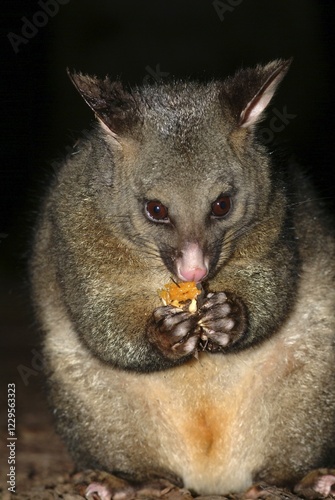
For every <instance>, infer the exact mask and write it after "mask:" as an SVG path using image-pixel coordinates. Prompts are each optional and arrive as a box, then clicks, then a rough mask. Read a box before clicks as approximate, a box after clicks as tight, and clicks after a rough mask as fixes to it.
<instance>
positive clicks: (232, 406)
mask: <svg viewBox="0 0 335 500" xmlns="http://www.w3.org/2000/svg"><path fill="white" fill-rule="evenodd" d="M268 345H269V347H268V348H266V349H265V352H264V353H263V362H262V356H261V355H260V353H259V352H258V355H257V358H256V355H255V356H253V355H252V354H250V353H249V355H248V356H246V355H245V354H243V353H242V354H238V355H237V354H235V355H229V356H227V355H220V354H218V355H211V354H201V355H200V357H199V360H196V359H194V360H193V361H192V362H190V363H188V364H185V365H183V366H180V367H178V368H175V369H172V370H167V371H164V372H157V373H152V374H136V373H128V372H124V371H121V370H120V371H119V370H113V369H112V368H110V367H109V366H107V365H105V364H102V363H100V362H99V361H98V360H96V359H95V358H93V357H92V356H91V355H90V353H89V352H88V351H87V350H86V349H85V348H84V347H83V346H82V345H81V343H80V342H79V340H78V338H77V335H76V334H75V333H74V332H73V331H72V330H71V327H70V325H69V323H66V321H63V322H62V323H60V322H59V323H58V325H57V327H56V328H55V327H54V328H53V332H52V335H49V336H48V337H47V339H46V342H45V349H46V351H47V352H48V353H49V359H50V364H51V366H50V368H51V369H52V371H53V375H52V379H53V381H54V382H56V383H55V384H54V387H55V388H56V389H55V390H54V391H53V395H52V399H53V401H54V403H53V404H54V405H55V406H56V408H57V412H56V415H57V414H58V415H59V416H60V422H61V423H60V426H59V430H60V431H61V433H62V434H63V435H64V436H65V439H66V440H68V441H69V443H70V447H72V449H73V450H74V451H75V452H76V453H75V455H77V456H80V457H83V456H84V455H85V453H86V454H87V455H89V456H90V457H93V458H94V460H95V463H98V464H101V466H102V467H103V468H105V469H108V470H110V471H115V470H117V471H124V472H126V473H128V474H130V475H132V474H134V477H140V476H141V475H143V476H144V475H146V474H148V473H150V472H152V471H154V472H155V471H157V472H158V473H161V472H162V473H164V471H166V472H167V473H172V474H174V475H176V476H179V477H180V478H181V479H182V481H183V483H184V485H185V487H187V488H190V489H192V490H194V491H196V492H198V493H199V494H211V493H212V494H215V493H219V492H221V493H222V492H226V493H227V492H233V491H242V490H245V489H246V488H247V487H248V486H250V485H251V484H252V475H253V473H254V472H255V471H257V470H259V469H260V468H261V467H262V463H263V460H264V453H265V446H266V444H265V442H266V436H267V433H268V429H269V421H270V420H271V412H270V411H269V407H268V408H267V411H263V410H264V408H265V406H268V404H269V399H268V396H266V394H267V387H271V386H272V380H271V379H272V372H273V367H274V366H276V369H275V372H276V373H275V375H274V378H278V369H279V368H278V364H279V365H280V363H278V360H277V361H276V363H275V364H274V363H272V362H271V357H272V356H274V353H275V351H276V350H277V348H276V349H274V346H272V347H271V343H269V344H268ZM282 369H283V370H284V371H285V369H284V368H282ZM272 392H273V391H272ZM264 398H265V399H266V398H267V401H266V404H265V401H264ZM274 411H277V410H276V408H274ZM63 421H66V424H64V423H62V422H63Z"/></svg>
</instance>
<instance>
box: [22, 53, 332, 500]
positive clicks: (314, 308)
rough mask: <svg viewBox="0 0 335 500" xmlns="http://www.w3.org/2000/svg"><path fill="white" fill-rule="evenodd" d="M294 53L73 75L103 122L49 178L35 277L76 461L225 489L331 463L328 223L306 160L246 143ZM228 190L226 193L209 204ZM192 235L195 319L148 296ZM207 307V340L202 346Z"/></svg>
mask: <svg viewBox="0 0 335 500" xmlns="http://www.w3.org/2000/svg"><path fill="white" fill-rule="evenodd" d="M287 68H288V63H287V62H285V61H284V62H283V61H274V62H272V63H270V64H268V65H266V66H264V67H263V66H258V67H257V68H254V69H247V70H241V71H240V72H238V73H237V74H236V75H235V76H234V77H232V78H229V79H227V80H225V81H223V82H217V81H213V82H210V83H208V84H201V83H196V82H186V83H185V82H174V83H168V84H157V85H154V86H147V87H144V88H135V89H133V90H131V91H126V90H124V89H123V88H122V86H121V85H120V84H119V83H117V84H111V83H110V82H109V80H108V79H105V80H104V81H99V80H98V79H97V78H95V77H86V76H83V75H78V74H77V75H72V79H73V81H74V83H75V85H76V86H77V88H78V89H79V91H80V92H81V94H82V95H83V97H84V99H85V100H86V102H87V103H88V104H89V105H90V106H91V108H92V109H93V110H94V111H95V113H96V115H97V117H98V118H99V120H100V125H99V127H97V129H96V130H95V131H92V136H91V137H90V139H89V140H86V141H83V142H82V143H80V145H79V147H78V151H77V153H76V154H74V155H73V156H72V157H71V158H70V159H68V160H67V161H66V162H65V163H64V164H63V165H62V166H61V168H60V169H59V171H58V172H57V173H56V175H55V178H54V179H53V182H52V184H51V187H50V189H49V191H48V193H47V195H46V197H45V200H44V204H43V208H42V210H41V215H40V220H39V223H38V227H37V229H36V235H35V243H34V252H33V256H32V259H31V278H32V290H33V299H34V304H35V308H36V314H37V316H38V318H39V321H40V323H41V326H42V329H43V331H44V334H45V337H44V341H43V345H44V356H45V359H46V366H47V369H46V371H47V377H48V384H49V393H50V402H51V405H52V407H53V408H54V415H55V418H56V424H57V428H58V430H59V432H60V433H61V434H62V435H63V437H64V438H65V440H66V441H67V443H68V446H69V448H70V450H71V452H72V453H73V456H74V458H75V459H76V461H77V463H78V466H80V467H90V468H93V467H98V468H102V469H106V470H110V471H113V472H116V473H119V474H121V475H123V476H125V477H131V478H133V479H137V480H138V479H143V478H148V477H153V476H155V475H162V476H165V477H168V478H170V479H172V480H174V481H176V482H178V481H180V480H181V481H182V482H183V483H184V484H185V486H187V487H189V488H191V489H193V490H194V491H197V492H198V493H200V494H209V493H211V494H225V493H229V492H234V491H242V490H244V489H245V488H247V487H249V486H250V485H251V484H252V482H253V481H255V480H258V479H259V480H260V479H261V480H264V481H267V482H269V483H273V484H277V485H289V484H293V483H294V482H295V481H297V480H299V479H300V478H301V477H302V476H303V475H304V474H305V473H306V472H308V471H309V469H311V468H314V467H324V466H331V465H332V464H333V463H334V438H335V435H334V434H335V433H334V409H335V380H334V362H335V359H334V333H335V328H334V323H335V321H334V262H335V260H334V238H333V236H332V234H331V232H330V230H329V227H328V223H327V220H326V217H325V215H324V214H323V211H322V209H321V208H320V207H319V203H318V200H317V197H316V195H315V193H314V191H313V189H312V188H311V186H310V185H309V181H308V179H307V178H306V176H305V175H304V174H303V173H302V172H301V170H300V168H299V167H298V166H296V165H291V166H289V167H287V166H285V167H282V166H278V165H277V164H276V163H275V162H274V161H273V159H272V158H271V156H270V155H269V154H268V152H267V150H266V148H265V147H264V146H263V145H261V144H260V142H259V141H258V140H257V133H256V122H257V121H258V120H260V119H261V118H262V111H263V109H262V110H261V112H259V113H258V114H257V113H256V114H257V116H256V118H255V119H254V118H253V112H254V110H255V109H256V110H257V109H258V108H257V105H258V103H259V102H260V103H261V104H262V103H264V104H263V108H265V107H266V103H267V101H266V100H265V97H264V96H266V95H267V93H270V94H271V96H272V95H273V92H274V90H275V87H276V86H277V85H278V83H279V81H280V80H281V79H282V77H283V76H284V74H285V73H286V71H287ZM271 96H270V97H271ZM220 193H228V194H229V196H230V198H231V200H232V207H231V209H230V211H229V213H228V215H227V216H224V217H222V218H221V219H216V218H215V217H214V216H213V214H212V215H211V214H210V211H211V206H212V204H213V202H214V201H215V200H216V199H217V198H218V197H219V195H220ZM148 200H159V201H160V202H161V203H162V204H164V206H166V207H168V213H169V220H168V221H167V223H165V221H163V222H164V223H155V222H153V221H152V220H149V219H148V218H147V217H146V214H145V203H146V201H148ZM190 243H191V244H193V245H195V248H196V249H197V251H198V249H200V250H199V252H200V253H201V255H203V256H204V260H206V259H207V260H206V262H207V261H208V262H209V265H208V267H209V269H208V275H207V277H206V278H205V280H204V281H205V285H204V286H205V289H206V293H208V292H214V295H209V297H207V299H205V303H204V305H203V307H202V309H201V310H200V311H199V313H198V314H197V315H193V316H192V315H190V314H188V313H185V312H182V313H180V314H179V315H178V314H176V311H172V312H171V310H169V309H163V308H162V307H161V303H160V300H159V297H158V294H157V290H158V289H160V288H162V286H163V285H164V284H165V283H167V282H168V281H169V280H170V276H171V275H174V276H176V274H177V271H176V265H177V264H176V262H178V259H179V260H180V259H181V258H182V255H183V254H185V252H186V254H187V251H186V250H185V248H186V249H187V248H189V246H188V245H190ZM218 292H225V294H226V295H224V294H221V295H220V294H218ZM157 308H160V309H157ZM170 309H171V308H170ZM154 311H155V314H154V315H153V312H154ZM201 318H203V320H204V322H205V323H206V325H207V326H206V328H207V330H206V332H207V333H208V335H209V338H210V340H211V342H212V346H213V351H212V352H209V350H206V349H205V351H200V352H198V350H197V349H198V348H197V346H199V343H198V336H199V328H200V325H201ZM232 325H233V326H232ZM221 334H222V342H220V335H221ZM211 335H212V338H211ZM227 339H228V340H227ZM220 343H221V345H220ZM178 478H180V479H178Z"/></svg>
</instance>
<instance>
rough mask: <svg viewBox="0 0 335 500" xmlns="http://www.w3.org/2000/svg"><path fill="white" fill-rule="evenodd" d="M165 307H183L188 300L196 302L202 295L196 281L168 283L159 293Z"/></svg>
mask: <svg viewBox="0 0 335 500" xmlns="http://www.w3.org/2000/svg"><path fill="white" fill-rule="evenodd" d="M158 294H159V296H160V298H161V299H162V300H163V302H164V304H165V305H172V306H175V307H182V306H183V303H185V302H187V301H188V300H191V301H192V300H195V299H196V297H197V296H198V295H200V294H201V290H199V289H198V288H197V284H196V282H195V281H182V282H181V283H168V284H166V285H165V286H164V288H163V289H162V290H160V291H159V292H158Z"/></svg>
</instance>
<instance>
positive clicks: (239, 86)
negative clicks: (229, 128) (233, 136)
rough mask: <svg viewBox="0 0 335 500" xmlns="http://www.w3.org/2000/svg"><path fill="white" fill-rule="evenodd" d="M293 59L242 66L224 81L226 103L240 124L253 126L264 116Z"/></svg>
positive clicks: (243, 126) (241, 125) (240, 125)
mask: <svg viewBox="0 0 335 500" xmlns="http://www.w3.org/2000/svg"><path fill="white" fill-rule="evenodd" d="M291 62H292V59H289V60H287V61H283V60H275V61H272V62H270V63H269V64H266V65H265V66H260V65H258V66H256V67H255V68H246V69H242V70H240V71H238V72H237V73H236V74H235V75H234V76H233V77H230V78H228V79H227V80H226V81H225V82H224V84H223V88H222V90H221V98H222V102H225V103H226V105H228V106H229V107H230V111H231V112H232V113H233V116H234V118H235V124H236V125H237V126H238V127H241V128H252V127H253V126H254V125H256V123H257V122H259V121H260V120H261V119H262V118H263V112H264V110H265V108H266V107H267V105H268V104H269V102H270V101H271V99H272V97H273V95H274V93H275V91H276V89H277V87H278V85H279V83H280V82H281V81H282V79H283V78H284V76H285V75H286V73H287V71H288V69H289V66H290V64H291Z"/></svg>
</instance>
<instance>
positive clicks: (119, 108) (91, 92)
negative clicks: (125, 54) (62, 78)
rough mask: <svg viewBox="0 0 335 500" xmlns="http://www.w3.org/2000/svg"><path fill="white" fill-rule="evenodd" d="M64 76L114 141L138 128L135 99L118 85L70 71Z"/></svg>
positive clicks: (105, 79) (138, 119)
mask: <svg viewBox="0 0 335 500" xmlns="http://www.w3.org/2000/svg"><path fill="white" fill-rule="evenodd" d="M67 73H68V75H69V77H70V79H71V81H72V83H73V84H74V86H75V87H76V89H77V90H78V92H79V93H80V95H81V96H82V97H83V99H84V100H85V102H86V103H87V104H88V105H89V107H90V108H91V109H92V110H93V111H94V113H95V115H96V117H97V118H98V119H99V120H100V123H101V125H102V127H103V128H104V129H105V130H106V131H107V132H109V133H110V134H111V135H112V136H113V137H115V138H118V137H122V136H124V135H128V134H129V133H130V132H131V131H132V130H133V128H134V127H135V126H136V124H138V122H139V121H140V113H139V109H138V105H137V102H136V99H135V96H134V95H133V94H132V93H131V92H128V91H126V90H125V89H124V88H123V86H122V84H121V83H120V82H119V81H115V82H111V81H110V80H109V78H108V77H106V78H104V79H103V80H100V79H99V78H97V77H96V76H89V75H83V74H82V73H75V72H74V73H71V72H70V71H69V70H67Z"/></svg>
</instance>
